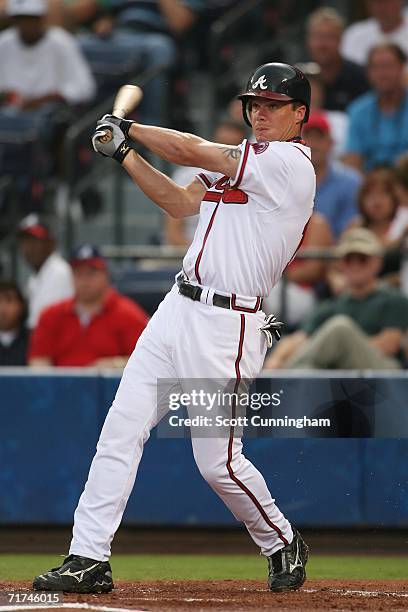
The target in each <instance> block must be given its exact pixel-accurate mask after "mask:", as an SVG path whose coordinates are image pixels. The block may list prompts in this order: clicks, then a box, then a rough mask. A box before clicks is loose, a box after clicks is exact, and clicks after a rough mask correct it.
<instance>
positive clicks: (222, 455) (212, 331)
mask: <svg viewBox="0 0 408 612" xmlns="http://www.w3.org/2000/svg"><path fill="white" fill-rule="evenodd" d="M263 320H264V313H263V312H262V311H259V312H257V313H244V312H238V311H234V310H227V309H224V308H220V307H217V306H212V305H207V304H205V303H201V302H194V301H192V300H190V299H189V298H187V297H184V296H181V295H179V293H178V289H177V287H176V286H174V287H173V289H172V290H171V291H170V292H169V294H168V295H167V296H166V297H165V299H164V300H163V302H162V303H161V304H160V306H159V308H158V310H157V312H156V313H155V314H154V316H153V317H152V319H151V320H150V321H149V323H148V325H147V327H146V329H145V330H144V332H143V334H142V335H141V336H140V338H139V341H138V343H137V345H136V348H135V350H134V352H133V354H132V355H131V357H130V359H129V362H128V364H127V366H126V368H125V370H124V373H123V377H122V380H121V382H120V385H119V388H118V391H117V393H116V397H115V399H114V401H113V404H112V406H111V408H110V410H109V413H108V415H107V417H106V420H105V424H104V426H103V429H102V432H101V435H100V439H99V442H98V445H97V452H96V455H95V457H94V459H93V461H92V464H91V468H90V472H89V476H88V480H87V483H86V485H85V489H84V491H83V493H82V495H81V498H80V500H79V504H78V507H77V509H76V511H75V520H74V528H73V538H72V542H71V547H70V554H76V555H81V556H84V557H89V558H91V559H96V560H100V561H105V560H107V559H108V558H109V556H110V545H111V542H112V539H113V536H114V534H115V532H116V530H117V528H118V526H119V524H120V522H121V520H122V515H123V512H124V510H125V506H126V503H127V500H128V498H129V495H130V493H131V491H132V488H133V485H134V482H135V478H136V473H137V469H138V466H139V463H140V459H141V457H142V453H143V446H144V444H145V442H146V441H147V440H148V438H149V435H150V431H151V430H152V428H153V427H155V425H156V424H157V423H158V422H159V420H160V419H161V418H162V417H163V416H164V415H165V414H166V413H167V411H168V410H169V405H168V401H167V402H163V403H162V402H160V401H159V402H158V399H157V381H158V379H173V380H174V391H177V390H179V391H180V389H177V386H178V385H179V384H180V383H181V384H182V381H183V379H192V378H200V379H204V378H206V379H221V378H224V379H232V378H238V379H240V378H245V379H252V378H255V377H256V376H257V375H258V373H259V371H260V370H261V368H262V365H263V360H264V357H265V351H266V341H265V338H264V335H263V334H262V333H261V332H260V331H259V327H260V326H261V325H262V323H263ZM179 381H180V383H179ZM192 445H193V453H194V458H195V461H196V463H197V466H198V468H199V470H200V472H201V474H202V476H203V477H204V478H205V479H206V481H207V482H208V484H209V485H210V486H211V487H212V488H213V489H214V491H215V492H216V493H217V494H218V495H219V496H220V497H221V499H222V500H223V501H224V503H225V504H226V505H227V507H228V508H229V509H230V510H231V512H232V513H233V514H234V516H235V517H236V518H237V519H238V520H239V521H242V522H243V523H244V524H245V526H246V528H247V530H248V532H249V534H250V535H251V537H252V539H253V540H254V542H255V543H256V544H257V545H258V546H259V547H260V549H261V553H262V554H263V555H265V556H269V555H272V554H273V553H274V552H276V551H277V550H278V549H280V548H282V547H283V546H285V545H286V544H287V543H290V542H291V541H292V537H293V535H292V530H291V527H290V523H289V522H288V521H287V519H286V518H285V517H284V516H283V514H282V513H281V511H280V510H279V509H278V507H277V506H276V505H275V503H274V502H275V500H274V499H272V497H271V494H270V493H269V490H268V488H267V486H266V483H265V480H264V478H263V476H262V475H261V474H260V472H259V471H258V470H257V469H256V468H255V467H254V466H253V465H252V463H251V462H250V461H248V459H246V457H245V456H244V455H243V454H242V441H241V437H240V435H238V434H237V431H236V430H235V431H234V429H231V433H230V435H229V436H228V437H207V438H195V437H192Z"/></svg>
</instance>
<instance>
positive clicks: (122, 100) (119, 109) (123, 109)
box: [99, 85, 143, 142]
mask: <svg viewBox="0 0 408 612" xmlns="http://www.w3.org/2000/svg"><path fill="white" fill-rule="evenodd" d="M142 98H143V91H142V90H141V88H140V87H138V86H137V85H122V87H121V88H120V89H119V90H118V93H117V94H116V97H115V100H114V102H113V110H112V115H115V117H120V118H121V119H123V118H124V117H126V115H128V114H129V113H130V112H132V110H133V109H134V108H136V106H138V105H139V104H140V102H141V100H142ZM99 140H100V141H101V142H109V141H110V140H112V131H111V130H106V132H105V133H104V135H103V136H100V137H99Z"/></svg>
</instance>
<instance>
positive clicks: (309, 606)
mask: <svg viewBox="0 0 408 612" xmlns="http://www.w3.org/2000/svg"><path fill="white" fill-rule="evenodd" d="M30 587H31V585H30V584H29V583H27V582H24V583H22V582H21V583H16V582H13V583H0V592H3V593H4V592H11V591H16V590H20V591H21V590H25V589H30ZM69 603H75V604H76V605H75V607H72V608H70V607H69ZM83 604H87V605H83ZM2 607H3V606H1V605H0V612H1V610H2ZM53 608H54V609H55V607H54V606H52V607H50V608H48V609H50V610H52V609H53ZM78 608H79V609H81V608H88V609H92V610H98V609H99V608H100V609H101V611H103V609H105V611H106V609H109V610H113V609H120V610H121V612H124V611H126V610H138V611H140V610H143V611H147V610H152V611H153V610H154V611H158V610H160V611H161V612H167V611H169V612H173V611H174V612H175V611H177V612H187V611H188V610H194V611H197V610H212V611H214V610H220V611H223V612H225V610H228V611H230V610H231V611H233V612H238V611H242V612H243V611H244V610H267V609H273V610H281V611H282V612H284V611H285V610H302V612H303V611H307V610H313V612H317V611H323V610H324V611H327V610H376V611H377V610H387V611H389V610H392V611H393V612H396V611H399V610H407V609H408V585H407V583H406V581H402V580H400V581H395V580H394V581H384V582H378V581H343V580H319V581H317V580H309V581H307V583H306V584H305V586H304V587H303V588H302V589H301V590H300V591H297V592H295V593H285V594H272V593H269V592H268V591H267V590H266V587H265V583H263V582H259V581H252V580H247V581H236V580H220V581H208V582H206V581H178V582H172V581H154V582H146V581H145V582H118V583H117V584H116V588H115V590H114V591H113V592H112V593H109V594H107V595H73V594H72V595H69V594H66V595H65V597H64V609H65V610H70V609H71V610H78ZM15 609H16V610H17V609H18V608H17V607H16V608H15ZM57 609H58V608H57Z"/></svg>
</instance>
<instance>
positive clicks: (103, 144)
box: [92, 121, 132, 164]
mask: <svg viewBox="0 0 408 612" xmlns="http://www.w3.org/2000/svg"><path fill="white" fill-rule="evenodd" d="M107 132H108V133H110V134H111V136H112V137H111V138H110V139H109V140H108V139H107V137H106V133H107ZM92 146H93V148H94V150H95V151H96V152H97V153H100V154H101V155H104V156H105V157H112V159H115V160H116V161H117V162H119V163H120V164H121V163H122V162H123V160H124V159H125V157H126V155H127V154H128V153H129V151H131V150H132V147H131V145H130V143H129V142H128V141H127V139H126V137H125V135H124V133H123V132H122V130H121V129H120V128H119V127H118V126H117V125H115V124H113V123H106V122H105V123H103V122H101V121H98V123H97V128H96V131H95V133H94V135H93V136H92Z"/></svg>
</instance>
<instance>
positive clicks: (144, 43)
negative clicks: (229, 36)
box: [66, 0, 202, 125]
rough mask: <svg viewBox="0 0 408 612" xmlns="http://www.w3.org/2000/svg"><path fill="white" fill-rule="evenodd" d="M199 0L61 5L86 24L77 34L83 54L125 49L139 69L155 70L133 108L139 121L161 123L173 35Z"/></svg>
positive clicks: (78, 0) (187, 24) (79, 0)
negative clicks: (135, 107)
mask: <svg viewBox="0 0 408 612" xmlns="http://www.w3.org/2000/svg"><path fill="white" fill-rule="evenodd" d="M201 6H202V2H201V0H150V1H149V2H146V1H145V0H130V1H129V0H103V1H102V0H74V1H73V2H71V3H69V4H68V5H67V7H66V8H67V11H68V14H69V15H70V16H71V18H72V21H73V22H74V24H76V25H80V24H82V25H85V26H90V28H91V31H90V32H88V33H83V34H81V35H80V37H79V41H80V44H81V47H82V49H83V50H84V52H85V54H86V55H90V56H91V55H95V54H98V53H102V54H103V53H106V54H107V55H109V52H110V48H111V47H112V46H117V47H118V48H122V49H125V50H127V53H128V56H129V58H133V63H134V65H138V67H139V69H140V72H142V71H143V72H144V71H147V70H150V71H152V72H154V71H155V70H156V71H158V74H157V76H154V78H152V79H151V80H150V81H149V82H147V83H146V85H145V86H144V98H143V101H142V103H141V105H140V107H139V108H138V112H140V115H141V119H142V120H143V122H144V123H149V124H154V125H157V124H160V123H163V117H164V112H165V105H166V103H167V102H168V100H167V93H168V84H169V76H168V74H166V72H165V71H167V72H168V71H169V69H172V68H174V67H175V66H176V64H177V53H178V48H177V41H178V38H179V37H180V36H181V35H182V34H184V33H185V32H187V31H188V30H189V29H190V28H191V26H192V24H193V23H194V21H195V19H196V17H197V12H198V10H199V9H200V8H201Z"/></svg>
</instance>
